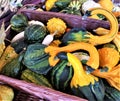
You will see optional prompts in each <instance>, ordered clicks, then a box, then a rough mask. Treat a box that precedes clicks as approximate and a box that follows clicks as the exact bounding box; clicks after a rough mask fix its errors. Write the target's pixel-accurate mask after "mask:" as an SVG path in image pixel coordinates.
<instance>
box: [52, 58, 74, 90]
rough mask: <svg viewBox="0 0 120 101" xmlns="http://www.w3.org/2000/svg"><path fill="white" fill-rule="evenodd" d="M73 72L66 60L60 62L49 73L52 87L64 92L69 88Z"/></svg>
mask: <svg viewBox="0 0 120 101" xmlns="http://www.w3.org/2000/svg"><path fill="white" fill-rule="evenodd" d="M72 74H73V70H72V68H71V67H70V66H69V64H68V61H67V60H61V61H59V63H58V64H57V65H55V67H54V68H53V69H52V71H51V83H52V85H53V87H54V88H55V89H57V90H60V91H65V90H66V89H67V88H68V87H69V83H70V80H71V78H72Z"/></svg>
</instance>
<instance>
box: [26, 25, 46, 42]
mask: <svg viewBox="0 0 120 101" xmlns="http://www.w3.org/2000/svg"><path fill="white" fill-rule="evenodd" d="M46 31H47V30H46V27H45V26H42V25H30V26H28V27H27V28H26V29H25V33H24V38H25V40H26V41H27V42H28V43H36V42H42V40H43V39H44V37H45V36H46V35H47V32H46Z"/></svg>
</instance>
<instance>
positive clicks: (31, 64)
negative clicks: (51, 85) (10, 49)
mask: <svg viewBox="0 0 120 101" xmlns="http://www.w3.org/2000/svg"><path fill="white" fill-rule="evenodd" d="M45 47H46V46H45V45H42V44H40V43H35V44H30V45H29V46H28V47H27V49H26V51H25V55H24V58H23V64H24V65H25V66H26V67H27V68H28V69H30V70H32V71H34V72H35V73H38V74H47V73H48V71H49V70H50V69H52V68H51V67H50V65H49V61H48V58H49V55H48V54H46V53H45V51H44V49H45Z"/></svg>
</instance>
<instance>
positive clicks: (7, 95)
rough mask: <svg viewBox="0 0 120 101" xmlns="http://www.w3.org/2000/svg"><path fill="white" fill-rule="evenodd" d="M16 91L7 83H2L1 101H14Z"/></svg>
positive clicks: (0, 89)
mask: <svg viewBox="0 0 120 101" xmlns="http://www.w3.org/2000/svg"><path fill="white" fill-rule="evenodd" d="M13 99H14V91H13V89H12V88H11V87H9V86H7V85H3V84H0V101H13Z"/></svg>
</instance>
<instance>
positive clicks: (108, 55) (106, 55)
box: [98, 47, 119, 70]
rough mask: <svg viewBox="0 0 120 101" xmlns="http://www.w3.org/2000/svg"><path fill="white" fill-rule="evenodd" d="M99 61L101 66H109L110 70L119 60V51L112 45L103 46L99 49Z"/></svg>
mask: <svg viewBox="0 0 120 101" xmlns="http://www.w3.org/2000/svg"><path fill="white" fill-rule="evenodd" d="M98 53H99V58H100V59H99V61H100V66H101V67H103V68H104V67H107V68H108V70H111V69H112V68H113V67H114V66H115V65H117V63H118V62H119V52H118V51H117V50H116V49H114V48H110V47H103V48H101V49H98Z"/></svg>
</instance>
